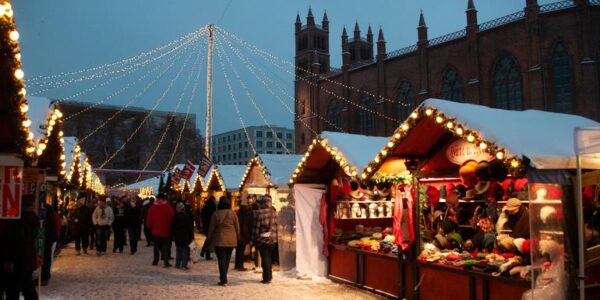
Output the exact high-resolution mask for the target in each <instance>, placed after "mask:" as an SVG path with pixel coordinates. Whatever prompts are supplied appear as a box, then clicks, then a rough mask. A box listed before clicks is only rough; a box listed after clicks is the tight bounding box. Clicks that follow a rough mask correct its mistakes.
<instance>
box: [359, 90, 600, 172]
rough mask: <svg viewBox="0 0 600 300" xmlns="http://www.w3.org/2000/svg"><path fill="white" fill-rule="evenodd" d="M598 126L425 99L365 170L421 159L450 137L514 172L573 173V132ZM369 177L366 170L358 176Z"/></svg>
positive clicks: (570, 117)
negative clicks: (525, 164) (524, 168)
mask: <svg viewBox="0 0 600 300" xmlns="http://www.w3.org/2000/svg"><path fill="white" fill-rule="evenodd" d="M598 125H600V124H599V123H597V122H595V121H592V120H590V119H587V118H584V117H580V116H575V115H568V114H562V113H554V112H546V111H539V110H525V111H512V110H504V109H497V108H490V107H486V106H481V105H476V104H467V103H457V102H452V101H447V100H440V99H428V100H426V101H424V102H423V103H421V105H419V107H417V109H415V111H414V112H413V113H412V114H411V116H410V117H409V118H408V119H407V120H406V121H405V122H404V123H402V124H401V125H400V127H398V129H396V131H395V133H394V135H393V136H392V138H391V139H390V141H389V143H388V144H386V145H385V146H384V147H383V149H381V151H379V153H378V154H377V155H376V156H375V158H373V159H372V161H371V162H370V163H369V164H368V166H367V167H368V168H370V170H375V169H377V167H378V166H379V165H380V164H381V162H382V161H383V160H384V159H385V158H386V157H387V156H389V155H400V156H408V157H418V156H423V155H425V154H426V153H428V152H429V151H431V150H432V149H433V148H434V147H435V144H436V143H437V142H439V141H440V140H441V139H442V138H443V137H444V136H445V135H446V134H448V133H450V134H451V135H454V136H455V137H456V138H462V139H465V140H467V141H468V142H470V143H473V144H474V145H477V146H478V147H479V148H480V149H482V150H484V151H486V152H488V153H489V154H491V155H493V156H495V157H497V158H499V159H502V160H504V161H505V162H507V163H508V164H512V165H513V167H517V166H519V164H520V163H521V162H522V161H523V160H529V161H530V165H531V166H532V167H534V168H537V169H566V168H574V167H575V151H574V147H573V134H574V130H575V128H577V127H586V126H598ZM424 137H426V138H424ZM371 173H372V171H367V169H366V168H365V170H364V174H365V175H363V176H364V177H366V176H368V175H370V174H371Z"/></svg>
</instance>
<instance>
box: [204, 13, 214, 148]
mask: <svg viewBox="0 0 600 300" xmlns="http://www.w3.org/2000/svg"><path fill="white" fill-rule="evenodd" d="M213 29H214V25H213V24H208V57H207V60H206V130H205V135H206V137H205V138H204V154H205V155H206V157H208V158H209V159H212V151H211V145H212V55H213V53H212V52H213V31H214V30H213Z"/></svg>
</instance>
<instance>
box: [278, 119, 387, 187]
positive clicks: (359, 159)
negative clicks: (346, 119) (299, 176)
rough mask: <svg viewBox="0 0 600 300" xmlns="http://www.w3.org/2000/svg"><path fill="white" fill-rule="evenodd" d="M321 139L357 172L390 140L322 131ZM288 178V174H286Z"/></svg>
mask: <svg viewBox="0 0 600 300" xmlns="http://www.w3.org/2000/svg"><path fill="white" fill-rule="evenodd" d="M320 136H321V138H323V139H326V140H327V143H328V144H329V145H330V146H332V147H336V148H337V149H338V150H339V151H341V152H342V154H343V155H344V156H345V157H346V160H348V163H349V164H350V165H352V166H353V167H355V168H356V169H357V170H362V169H363V167H365V166H366V165H367V164H368V163H369V162H370V160H371V159H372V158H373V157H375V155H376V154H377V153H378V152H379V150H381V148H383V146H384V145H385V144H386V143H387V142H388V141H389V140H390V138H389V137H378V136H366V135H360V134H350V133H341V132H331V131H323V132H322V133H321V134H320ZM290 174H291V172H290ZM288 178H289V174H288Z"/></svg>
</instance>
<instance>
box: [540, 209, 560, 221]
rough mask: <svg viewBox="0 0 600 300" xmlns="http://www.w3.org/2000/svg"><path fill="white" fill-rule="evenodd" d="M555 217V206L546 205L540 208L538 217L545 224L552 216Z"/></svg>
mask: <svg viewBox="0 0 600 300" xmlns="http://www.w3.org/2000/svg"><path fill="white" fill-rule="evenodd" d="M555 217H556V208H554V207H552V206H550V205H546V206H544V207H542V208H541V209H540V219H541V220H542V222H543V223H544V224H547V223H548V222H549V221H550V220H551V219H552V218H555Z"/></svg>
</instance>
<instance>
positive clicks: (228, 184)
mask: <svg viewBox="0 0 600 300" xmlns="http://www.w3.org/2000/svg"><path fill="white" fill-rule="evenodd" d="M217 170H218V172H219V175H221V179H223V183H224V184H225V188H227V190H228V191H231V190H237V189H238V188H239V185H240V181H241V180H242V176H243V175H244V171H246V166H244V165H217Z"/></svg>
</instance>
